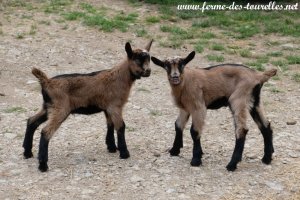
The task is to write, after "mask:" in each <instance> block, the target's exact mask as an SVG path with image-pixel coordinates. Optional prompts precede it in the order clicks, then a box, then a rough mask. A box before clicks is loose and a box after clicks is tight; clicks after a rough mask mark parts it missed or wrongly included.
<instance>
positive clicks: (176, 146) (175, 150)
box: [169, 122, 183, 156]
mask: <svg viewBox="0 0 300 200" xmlns="http://www.w3.org/2000/svg"><path fill="white" fill-rule="evenodd" d="M175 132H176V135H175V140H174V143H173V147H172V149H170V151H169V152H170V155H171V156H178V155H179V154H180V148H182V147H183V141H182V130H181V129H180V128H179V127H178V126H177V124H176V122H175Z"/></svg>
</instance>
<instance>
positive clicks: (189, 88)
mask: <svg viewBox="0 0 300 200" xmlns="http://www.w3.org/2000/svg"><path fill="white" fill-rule="evenodd" d="M194 56H195V52H191V53H190V54H189V55H188V56H187V57H186V58H175V59H168V60H165V61H161V60H159V59H157V58H155V57H151V60H152V61H153V63H154V64H156V65H159V66H161V67H162V68H164V69H165V70H166V71H167V74H168V79H169V83H170V85H171V88H172V95H173V97H174V100H175V103H176V105H177V106H178V107H179V108H180V114H179V116H178V118H177V120H176V122H175V130H176V136H175V140H174V144H173V148H172V149H171V150H170V154H171V155H172V156H177V155H178V154H179V153H180V148H182V147H183V141H182V130H183V129H184V127H185V125H186V123H187V121H188V119H189V116H190V115H191V116H192V126H191V130H190V132H191V136H192V139H193V143H194V146H193V158H192V161H191V165H192V166H199V165H201V164H202V161H201V158H202V154H203V152H202V148H201V143H200V136H201V133H202V128H203V125H204V119H205V115H206V111H207V109H218V108H220V107H222V106H229V108H230V110H231V112H232V115H233V118H234V125H235V136H236V143H235V148H234V152H233V155H232V158H231V161H230V162H229V164H228V165H227V167H226V168H227V170H229V171H234V170H235V169H236V167H237V164H238V162H240V161H241V159H242V154H243V149H244V144H245V139H246V134H247V132H248V128H247V126H246V121H247V119H246V117H247V112H250V115H251V116H252V118H253V120H254V121H255V122H256V124H257V125H258V128H259V129H260V131H261V133H262V135H263V138H264V157H263V158H262V162H263V163H265V164H269V163H271V160H272V153H273V152H274V148H273V141H272V135H273V131H272V129H271V126H270V123H269V122H268V121H267V120H266V118H265V117H264V115H263V110H262V107H261V104H260V91H261V88H262V86H263V84H264V83H265V82H266V81H268V79H269V78H270V77H272V76H274V75H275V74H276V71H277V70H276V69H271V70H269V71H265V72H263V73H262V72H257V71H255V70H253V69H250V68H248V67H246V66H244V65H238V64H221V65H215V66H211V67H208V68H202V69H201V68H200V69H191V68H185V66H186V65H187V63H188V62H190V61H191V60H192V59H193V58H194Z"/></svg>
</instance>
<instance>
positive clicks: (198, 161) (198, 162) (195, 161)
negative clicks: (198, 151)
mask: <svg viewBox="0 0 300 200" xmlns="http://www.w3.org/2000/svg"><path fill="white" fill-rule="evenodd" d="M201 164H202V162H201V159H199V158H192V161H191V165H192V166H193V167H198V166H200V165H201Z"/></svg>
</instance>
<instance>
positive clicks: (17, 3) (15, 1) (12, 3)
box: [5, 0, 26, 7]
mask: <svg viewBox="0 0 300 200" xmlns="http://www.w3.org/2000/svg"><path fill="white" fill-rule="evenodd" d="M5 6H9V7H26V3H25V1H24V0H9V1H6V2H5Z"/></svg>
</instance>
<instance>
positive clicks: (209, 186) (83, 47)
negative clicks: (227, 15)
mask: <svg viewBox="0 0 300 200" xmlns="http://www.w3.org/2000/svg"><path fill="white" fill-rule="evenodd" d="M104 3H107V4H108V3H109V4H108V5H110V4H111V3H110V1H105V2H104ZM113 6H114V7H118V8H119V7H122V8H123V9H125V8H127V7H129V6H127V7H126V4H124V3H123V2H117V3H114V5H113ZM123 6H124V7H123ZM145 7H146V6H145ZM128 9H133V8H131V7H130V8H128ZM140 9H144V8H143V7H142V8H140ZM145 9H148V8H147V7H146V8H145ZM149 9H152V7H150V8H149ZM22 14H26V11H25V10H22V9H20V10H18V9H16V10H15V12H13V13H10V14H8V13H6V14H5V13H1V14H0V21H1V24H2V26H1V29H2V30H3V32H4V34H3V35H0V93H1V94H3V95H0V186H1V187H0V196H1V198H2V199H49V198H51V199H71V198H76V199H79V198H80V199H81V198H87V199H121V198H122V199H199V198H200V199H262V198H263V199H299V198H300V190H299V188H300V182H299V177H300V129H299V123H300V121H299V113H300V108H299V104H300V89H299V83H296V82H294V81H291V80H290V79H289V78H288V77H286V76H281V79H280V80H276V81H274V80H271V81H270V82H269V87H264V89H263V95H262V98H263V102H264V105H265V110H266V116H267V117H268V119H270V120H271V121H272V126H273V129H274V148H275V155H274V160H273V162H272V164H271V165H268V166H267V165H264V164H262V163H261V161H260V159H261V157H262V155H263V140H262V137H261V135H260V133H259V131H258V129H257V127H256V126H255V124H254V123H253V122H252V121H251V120H249V123H248V126H249V128H250V131H249V134H248V135H247V140H246V144H245V151H244V154H243V161H242V162H241V163H240V164H239V165H238V169H237V171H236V172H234V173H230V172H227V171H226V169H225V166H226V164H227V163H228V162H229V160H230V157H231V154H232V151H233V148H234V133H233V122H232V119H231V114H230V112H229V111H228V109H225V108H224V109H220V110H218V111H209V112H208V114H207V120H206V126H205V130H204V133H203V137H202V138H203V139H202V145H203V150H204V153H205V154H204V157H203V166H201V167H191V166H190V164H189V163H190V159H191V156H192V141H191V138H190V134H189V127H190V123H189V124H188V125H187V128H186V130H185V135H184V148H183V149H182V153H181V155H180V157H170V156H169V154H168V152H167V151H168V149H169V148H170V147H171V145H172V143H173V139H174V121H175V119H176V116H177V113H178V110H177V109H176V108H175V107H174V105H173V102H172V98H171V95H170V88H169V85H168V82H167V78H166V74H165V72H164V71H163V70H162V69H161V68H159V67H156V66H154V65H153V64H152V70H153V74H152V75H151V76H150V77H149V78H145V79H142V80H138V81H137V82H136V83H135V85H134V87H133V89H132V92H131V96H130V99H129V102H128V104H127V105H126V108H125V112H124V118H125V122H126V124H127V129H126V139H127V144H128V149H129V151H130V153H131V157H130V158H129V159H127V160H120V159H119V158H118V154H110V153H108V152H107V150H106V146H105V133H106V124H105V118H104V116H103V115H102V114H97V115H93V116H88V117H87V116H81V115H73V116H70V117H69V118H68V119H67V121H66V122H65V123H64V124H63V125H62V126H61V128H60V129H59V130H58V131H57V133H56V134H55V136H54V137H53V139H52V140H51V142H50V146H49V167H50V168H49V172H47V173H40V172H39V171H38V170H37V165H38V163H37V160H36V156H37V147H38V142H39V136H40V134H39V133H40V129H38V130H37V132H36V134H35V137H34V148H33V153H34V156H35V158H33V159H28V160H24V159H23V157H22V152H23V148H22V142H23V137H24V133H25V127H26V120H27V118H28V117H29V116H31V115H33V114H34V113H35V112H36V111H37V109H39V108H40V106H41V102H42V97H41V95H40V91H39V90H40V89H39V84H38V82H37V80H36V79H35V78H34V77H33V75H31V73H30V71H31V70H30V69H31V67H33V66H35V67H39V68H41V69H43V70H44V71H45V72H46V73H47V74H49V76H54V75H57V74H61V73H72V72H78V73H80V72H92V71H97V70H101V69H104V68H111V67H112V66H113V65H115V64H117V63H118V62H120V61H121V60H122V59H124V57H125V56H126V54H125V51H124V44H125V42H126V41H127V40H128V39H131V40H132V43H133V46H134V47H143V46H144V45H145V44H146V42H147V39H143V38H136V37H134V36H133V34H132V33H131V32H127V33H121V32H117V31H116V32H114V33H110V34H109V33H103V32H101V31H98V30H95V29H90V28H88V27H85V26H83V25H81V24H80V23H78V22H72V23H69V24H68V28H67V29H65V28H64V25H63V24H61V23H59V22H56V20H55V19H56V18H59V16H56V15H45V14H44V13H42V12H37V13H34V14H33V16H32V19H30V20H28V19H26V18H20V16H21V15H22ZM42 21H45V22H47V21H50V24H48V25H47V24H43V23H39V22H42ZM32 23H36V24H38V26H37V31H36V34H35V35H30V34H26V36H25V37H24V38H23V39H18V38H17V37H16V34H17V32H20V33H22V32H25V33H28V32H29V31H30V27H31V25H32ZM264 39H265V38H261V39H259V38H254V39H252V40H253V41H255V42H256V43H257V44H264ZM278 39H280V38H278ZM236 45H239V44H236ZM191 50H192V49H189V46H187V49H177V50H174V49H169V48H162V47H160V46H159V45H158V44H157V43H154V44H153V46H152V51H151V53H152V54H153V55H156V56H159V57H165V55H166V56H173V55H186V54H187V53H188V52H189V51H191ZM232 61H236V62H239V60H238V59H237V58H236V59H234V57H232ZM199 63H201V65H199ZM207 65H208V63H207V62H204V61H203V57H202V56H200V55H199V56H196V58H195V59H194V60H193V61H192V62H191V64H190V67H196V66H197V67H204V66H207ZM295 70H297V68H296V69H295ZM270 87H276V88H279V90H280V91H281V92H272V90H270ZM288 121H296V124H295V125H287V122H288Z"/></svg>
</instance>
